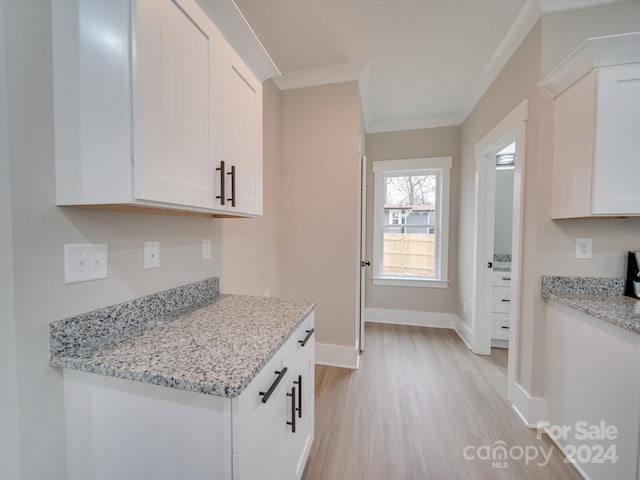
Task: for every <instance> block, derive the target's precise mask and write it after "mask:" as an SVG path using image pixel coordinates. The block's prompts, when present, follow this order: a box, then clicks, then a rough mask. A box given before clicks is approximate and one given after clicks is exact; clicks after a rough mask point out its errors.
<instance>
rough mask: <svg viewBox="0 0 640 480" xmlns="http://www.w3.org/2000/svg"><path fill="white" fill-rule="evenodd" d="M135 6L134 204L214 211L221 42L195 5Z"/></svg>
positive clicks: (185, 1) (179, 1)
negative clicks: (215, 118) (216, 93)
mask: <svg viewBox="0 0 640 480" xmlns="http://www.w3.org/2000/svg"><path fill="white" fill-rule="evenodd" d="M135 5H136V10H135V15H136V18H135V26H136V28H135V35H136V38H135V45H136V47H137V53H136V54H137V58H136V62H135V67H134V85H136V88H135V89H134V92H135V99H134V112H133V114H134V118H135V122H134V125H135V132H134V142H135V143H134V151H135V153H134V159H135V160H134V166H135V174H134V191H135V197H136V198H137V199H142V200H152V201H158V202H165V203H172V204H181V205H189V206H195V207H202V208H213V207H214V199H215V195H216V194H215V188H216V187H215V183H214V179H215V175H214V172H215V170H214V169H215V166H214V162H215V157H214V150H213V149H214V148H215V140H216V139H215V136H214V128H213V115H214V113H216V112H215V108H216V107H217V105H215V104H214V94H213V89H214V82H215V81H216V79H215V78H214V67H213V65H214V63H215V62H216V61H219V60H218V56H219V55H220V54H221V53H222V52H221V48H220V47H221V45H222V38H221V36H220V33H219V32H218V30H217V29H216V27H215V26H214V25H213V23H212V22H211V21H210V20H209V19H208V18H207V17H206V16H205V14H204V13H203V12H202V10H201V9H200V8H199V7H198V6H197V5H196V4H195V2H193V1H191V0H163V1H156V2H136V4H135Z"/></svg>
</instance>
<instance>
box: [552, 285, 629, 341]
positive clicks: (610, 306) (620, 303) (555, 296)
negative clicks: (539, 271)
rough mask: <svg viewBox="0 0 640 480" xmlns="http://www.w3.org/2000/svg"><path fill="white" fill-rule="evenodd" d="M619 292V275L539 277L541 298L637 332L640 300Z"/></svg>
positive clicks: (621, 289) (620, 287)
mask: <svg viewBox="0 0 640 480" xmlns="http://www.w3.org/2000/svg"><path fill="white" fill-rule="evenodd" d="M623 293H624V280H623V279H621V278H599V277H558V276H543V277H542V296H543V297H544V298H546V299H548V300H553V301H555V302H558V303H559V304H561V305H565V306H567V307H569V308H573V309H575V310H577V311H579V312H583V313H586V314H588V315H591V316H592V317H595V318H597V319H599V320H603V321H605V322H608V323H611V324H613V325H617V326H618V327H620V328H623V329H625V330H629V331H630V332H634V333H638V334H640V300H637V299H634V298H631V297H626V296H624V295H623Z"/></svg>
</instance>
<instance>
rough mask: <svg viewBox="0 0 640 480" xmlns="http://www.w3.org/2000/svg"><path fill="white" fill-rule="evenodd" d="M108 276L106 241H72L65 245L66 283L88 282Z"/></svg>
mask: <svg viewBox="0 0 640 480" xmlns="http://www.w3.org/2000/svg"><path fill="white" fill-rule="evenodd" d="M108 276H109V256H108V248H107V244H106V243H96V244H91V243H70V244H66V245H65V246H64V283H78V282H86V281H88V280H98V279H100V278H107V277H108Z"/></svg>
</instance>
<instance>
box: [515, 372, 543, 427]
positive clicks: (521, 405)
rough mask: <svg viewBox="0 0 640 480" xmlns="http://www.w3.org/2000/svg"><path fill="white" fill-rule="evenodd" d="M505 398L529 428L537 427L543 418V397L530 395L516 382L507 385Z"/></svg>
mask: <svg viewBox="0 0 640 480" xmlns="http://www.w3.org/2000/svg"><path fill="white" fill-rule="evenodd" d="M507 398H508V400H509V401H510V402H511V405H512V406H513V408H514V410H515V411H516V412H517V413H518V415H520V418H522V421H523V422H524V423H525V424H526V425H527V427H529V428H537V426H538V422H542V421H543V420H545V406H544V398H542V397H532V396H531V395H529V394H528V393H527V392H526V391H525V390H524V388H522V387H521V386H520V385H519V384H518V383H515V384H513V386H512V385H509V387H508V392H507Z"/></svg>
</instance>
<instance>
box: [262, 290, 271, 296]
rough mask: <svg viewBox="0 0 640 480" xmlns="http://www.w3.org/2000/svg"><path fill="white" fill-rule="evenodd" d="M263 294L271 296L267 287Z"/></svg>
mask: <svg viewBox="0 0 640 480" xmlns="http://www.w3.org/2000/svg"><path fill="white" fill-rule="evenodd" d="M264 296H265V297H270V296H271V292H270V291H269V290H268V289H267V290H265V291H264Z"/></svg>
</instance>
